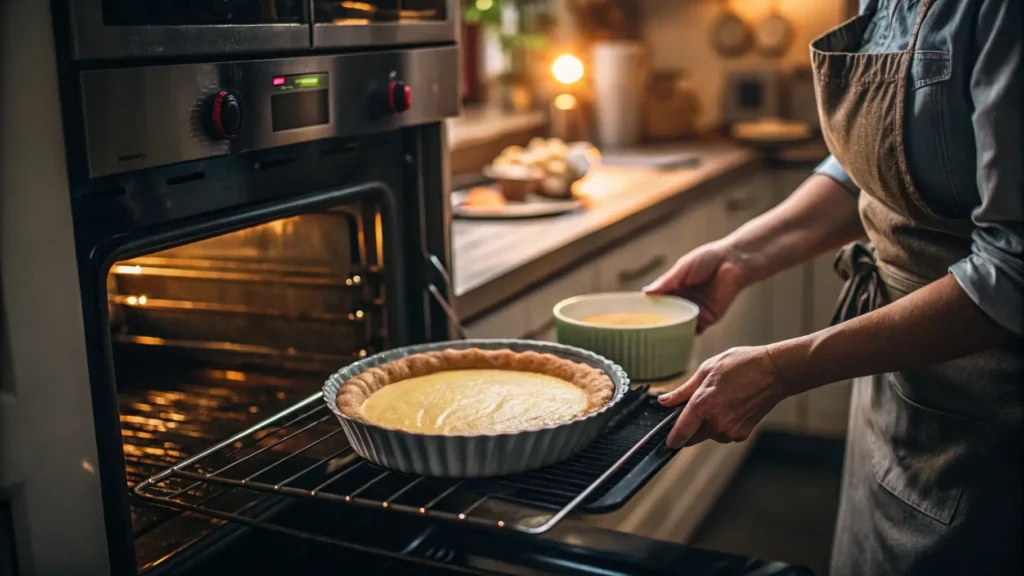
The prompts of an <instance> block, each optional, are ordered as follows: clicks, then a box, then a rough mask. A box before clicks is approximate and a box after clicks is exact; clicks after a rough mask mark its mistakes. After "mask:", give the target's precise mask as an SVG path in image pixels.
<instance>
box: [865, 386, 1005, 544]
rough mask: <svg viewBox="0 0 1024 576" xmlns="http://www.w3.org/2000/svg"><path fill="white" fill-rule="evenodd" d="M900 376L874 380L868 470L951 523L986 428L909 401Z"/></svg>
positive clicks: (896, 491) (916, 505)
mask: <svg viewBox="0 0 1024 576" xmlns="http://www.w3.org/2000/svg"><path fill="white" fill-rule="evenodd" d="M901 379H902V376H901V375H900V374H885V375H882V376H876V377H875V378H874V382H873V390H872V399H871V403H872V415H871V417H870V426H869V428H868V430H867V434H868V445H869V447H870V450H871V467H872V472H873V473H874V476H875V480H877V481H878V483H879V484H881V485H882V486H883V487H884V488H885V489H886V490H888V491H889V492H890V493H892V494H893V495H894V496H896V497H897V498H899V499H900V500H902V501H903V502H905V503H906V504H907V505H909V506H911V507H913V508H914V509H916V510H918V511H919V512H921V513H923V514H926V515H928V516H929V517H931V518H933V519H935V520H937V521H939V522H942V523H943V524H949V523H950V522H951V521H952V519H953V514H954V512H956V508H957V504H958V503H959V501H960V495H961V492H962V491H963V486H964V484H965V482H966V481H967V479H968V478H969V477H970V476H971V473H972V469H974V468H975V467H976V466H977V465H978V464H979V460H978V457H977V456H978V454H979V452H980V449H981V444H982V443H983V442H984V439H985V438H986V437H987V436H988V435H989V428H988V426H987V425H986V424H985V423H983V422H979V421H977V420H971V419H969V418H963V417H961V416H956V415H953V414H949V413H946V412H940V411H938V410H933V409H931V408H927V407H925V406H922V405H920V404H917V403H915V402H913V401H911V400H909V399H907V398H906V397H904V396H903V394H901V393H900V391H899V389H898V385H899V382H900V380H901Z"/></svg>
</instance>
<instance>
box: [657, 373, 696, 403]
mask: <svg viewBox="0 0 1024 576" xmlns="http://www.w3.org/2000/svg"><path fill="white" fill-rule="evenodd" d="M703 381H704V367H703V366H701V367H700V368H698V369H697V371H696V372H694V374H693V376H691V377H690V379H689V380H687V381H686V382H685V383H683V385H682V386H680V387H678V388H676V389H675V390H673V391H671V392H666V393H664V394H662V395H661V396H658V402H659V403H661V405H662V406H669V407H671V406H679V405H680V404H682V403H683V402H686V401H687V400H689V399H690V398H691V397H692V396H693V393H694V392H696V391H697V388H699V387H700V383H701V382H703Z"/></svg>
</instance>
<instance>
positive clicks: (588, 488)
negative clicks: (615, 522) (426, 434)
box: [133, 386, 678, 547]
mask: <svg viewBox="0 0 1024 576" xmlns="http://www.w3.org/2000/svg"><path fill="white" fill-rule="evenodd" d="M677 414H678V409H675V410H671V409H666V408H664V407H662V406H660V405H658V404H657V403H656V402H654V401H653V400H652V399H651V396H649V395H648V393H647V387H646V386H643V387H640V388H637V389H634V390H632V391H631V392H629V394H628V396H627V398H626V400H625V401H624V402H623V404H622V406H621V408H620V411H619V412H618V413H617V414H616V415H615V417H614V418H613V419H612V421H611V422H610V423H609V425H608V427H607V429H606V430H605V432H603V433H602V435H601V436H599V437H598V438H597V439H596V440H595V441H594V442H593V443H592V444H590V445H589V446H588V447H587V448H585V449H584V450H583V451H582V452H580V453H579V454H577V455H576V456H573V457H572V458H570V459H568V460H566V461H563V462H561V463H558V464H555V465H552V466H549V467H546V468H543V469H540V470H535V471H530V472H526V473H523V474H518V475H515V476H508V477H502V478H491V479H471V480H457V479H441V478H429V477H419V476H412V475H408V474H403V473H399V472H394V471H390V470H386V469H384V468H379V467H377V466H375V465H373V464H371V463H370V462H368V461H366V460H363V459H362V458H360V457H359V456H357V455H356V454H355V453H354V452H353V451H352V449H351V447H350V446H349V444H348V441H347V439H346V437H345V434H344V432H343V431H342V429H341V427H340V426H339V425H338V423H337V421H336V420H335V417H334V415H333V414H331V412H330V411H329V410H328V409H327V407H326V405H325V404H324V402H323V400H322V398H321V395H320V394H316V395H314V396H311V397H310V398H308V399H306V400H303V401H302V402H300V403H298V404H296V405H294V406H292V407H291V408H289V409H287V410H284V411H283V412H280V413H278V414H277V415H275V416H273V417H271V418H269V419H267V420H265V421H263V422H261V423H259V424H257V425H255V426H253V427H251V428H249V429H247V430H244V431H242V432H240V433H238V434H236V435H234V436H232V437H231V438H229V439H227V440H224V441H223V442H220V443H218V444H216V445H215V446H213V447H211V448H209V449H207V450H205V451H203V452H201V453H199V454H196V455H195V456H192V457H190V458H187V459H185V460H183V461H181V462H180V463H178V464H176V465H174V466H172V467H170V468H167V469H165V470H163V471H161V472H159V473H157V474H155V475H153V476H152V477H150V478H148V479H146V480H144V481H143V482H140V483H139V484H137V485H136V486H135V488H134V489H133V491H134V493H135V495H136V496H138V497H140V498H142V499H144V500H146V501H149V502H152V503H154V504H157V505H160V506H165V507H169V508H172V509H177V510H181V511H185V512H193V513H199V514H203V515H206V516H210V517H213V518H217V519H220V520H225V521H233V522H239V523H242V524H247V525H250V526H256V527H259V528H266V529H270V530H275V531H278V532H284V533H287V534H290V535H292V536H300V537H307V538H312V539H315V540H319V541H323V542H328V543H333V544H337V545H340V546H348V547H352V546H351V545H350V543H349V542H344V541H340V540H336V539H332V538H331V537H328V536H324V535H322V534H313V533H308V532H304V531H303V530H301V529H299V528H295V527H292V526H285V525H283V524H280V523H275V522H274V521H273V520H272V519H268V518H270V515H268V514H257V513H256V512H257V511H259V510H261V509H265V508H266V507H265V506H261V505H254V500H256V498H253V496H260V495H264V496H266V495H277V496H281V497H292V498H297V499H302V500H305V501H319V502H323V503H331V504H337V505H342V506H351V507H364V508H366V507H368V508H375V509H377V510H388V511H392V512H394V513H399V514H409V515H414V516H419V517H425V518H432V519H438V520H442V521H450V522H457V523H464V524H470V525H478V526H485V527H489V528H492V529H508V530H513V531H516V532H519V533H525V534H531V535H535V534H541V533H544V532H546V531H547V530H549V529H551V528H552V527H554V526H555V525H556V524H557V523H558V522H559V521H561V520H562V519H564V518H565V517H566V516H568V515H569V514H570V513H572V512H591V513H593V512H604V511H608V510H612V509H615V508H617V507H620V506H621V505H622V504H624V503H625V501H626V500H628V498H629V497H630V496H632V495H633V494H634V493H635V492H636V491H637V490H639V489H640V487H642V486H643V484H644V483H646V481H647V480H648V479H650V477H651V476H653V475H654V473H656V472H657V471H658V470H659V469H660V468H661V466H663V465H664V464H665V462H667V461H668V459H669V458H671V456H672V455H673V454H674V452H673V451H671V450H669V449H667V448H666V447H665V446H664V439H665V437H666V436H667V434H668V430H669V424H671V422H673V421H674V418H675V416H676V415H677ZM245 493H248V495H249V497H248V498H246V497H245V496H244V495H243V494H245ZM284 499H285V500H287V498H284Z"/></svg>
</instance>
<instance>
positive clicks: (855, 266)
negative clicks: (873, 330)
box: [832, 242, 885, 325]
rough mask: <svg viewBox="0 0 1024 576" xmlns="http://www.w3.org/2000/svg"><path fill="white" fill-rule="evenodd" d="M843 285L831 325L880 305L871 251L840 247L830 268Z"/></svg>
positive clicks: (880, 288) (869, 247) (880, 290)
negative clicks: (833, 269)
mask: <svg viewBox="0 0 1024 576" xmlns="http://www.w3.org/2000/svg"><path fill="white" fill-rule="evenodd" d="M832 267H833V268H835V271H836V274H838V275H839V277H840V278H842V279H843V280H844V281H845V284H843V289H842V291H841V292H840V293H839V301H838V302H836V309H835V312H834V313H833V315H832V325H836V324H839V323H840V322H845V321H847V320H850V319H851V318H856V317H857V316H860V315H861V314H866V313H868V312H870V311H872V310H874V309H875V308H878V307H879V306H880V305H881V303H882V297H883V295H884V292H883V290H884V286H885V284H884V282H883V281H882V276H881V274H880V273H879V271H878V264H877V259H876V256H875V248H874V246H872V245H871V244H868V243H865V242H853V243H851V244H847V245H846V246H844V247H843V248H842V249H841V250H840V251H839V253H837V254H836V259H835V261H834V262H833V264H832Z"/></svg>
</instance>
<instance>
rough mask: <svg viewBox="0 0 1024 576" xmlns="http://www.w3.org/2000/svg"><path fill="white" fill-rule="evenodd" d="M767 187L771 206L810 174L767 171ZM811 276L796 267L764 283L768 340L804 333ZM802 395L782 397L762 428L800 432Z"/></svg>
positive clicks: (806, 269) (805, 269) (804, 410)
mask: <svg viewBox="0 0 1024 576" xmlns="http://www.w3.org/2000/svg"><path fill="white" fill-rule="evenodd" d="M767 174H768V175H769V177H770V183H771V187H772V190H773V193H774V198H773V202H772V203H773V207H774V206H777V205H779V204H781V203H782V202H783V201H785V200H786V198H788V197H789V195H790V194H792V193H793V191H794V190H796V189H797V188H798V187H799V186H800V185H801V184H802V183H803V181H804V180H805V179H806V178H807V176H808V175H809V174H810V170H803V169H801V170H770V171H768V172H767ZM812 273H813V268H812V267H811V266H797V267H795V268H790V269H789V270H783V271H782V272H779V273H778V274H776V275H775V276H774V277H772V278H770V279H769V280H767V281H765V287H764V290H766V291H767V292H768V293H769V294H770V297H769V299H770V302H771V305H770V310H769V314H770V320H769V323H770V326H769V331H768V340H769V341H770V342H779V341H782V340H788V339H790V338H796V337H798V336H801V335H803V334H804V333H806V332H807V330H808V324H809V323H808V321H806V320H805V317H806V316H808V315H809V314H810V306H808V305H807V302H808V301H809V300H810V294H808V293H807V292H808V290H807V287H809V286H810V281H809V277H810V275H811V274H812ZM806 420H807V397H806V394H800V395H797V396H791V397H789V398H786V399H785V400H783V401H782V402H780V403H779V405H778V406H776V407H775V409H774V410H772V412H771V413H770V414H768V416H767V417H765V419H764V426H765V428H766V429H770V430H783V431H787V432H801V431H803V429H804V427H805V426H806Z"/></svg>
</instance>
